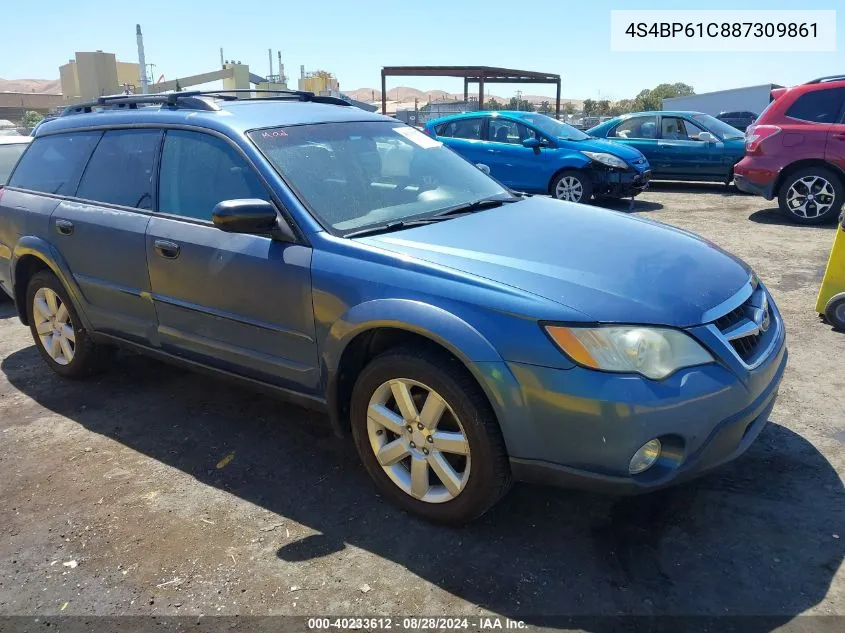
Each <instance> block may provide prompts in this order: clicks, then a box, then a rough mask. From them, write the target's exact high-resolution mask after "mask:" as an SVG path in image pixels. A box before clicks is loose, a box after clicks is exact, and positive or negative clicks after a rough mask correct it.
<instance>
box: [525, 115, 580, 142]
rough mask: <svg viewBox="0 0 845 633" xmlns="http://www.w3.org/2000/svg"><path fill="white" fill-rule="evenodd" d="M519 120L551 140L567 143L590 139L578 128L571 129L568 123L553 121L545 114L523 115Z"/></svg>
mask: <svg viewBox="0 0 845 633" xmlns="http://www.w3.org/2000/svg"><path fill="white" fill-rule="evenodd" d="M520 118H521V119H522V120H523V121H525V122H526V123H527V124H528V125H532V126H534V127H535V128H537V129H538V130H540V131H541V132H542V133H543V134H546V135H548V136H551V137H552V138H562V139H566V140H567V141H586V140H587V139H588V138H590V135H589V134H584V133H583V132H582V131H581V130H579V129H578V128H575V127H572V126H571V125H569V124H568V123H563V122H561V121H558V120H557V119H553V118H552V117H550V116H546V115H545V114H524V115H522V116H520Z"/></svg>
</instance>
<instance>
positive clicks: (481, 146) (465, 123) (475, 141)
mask: <svg viewBox="0 0 845 633" xmlns="http://www.w3.org/2000/svg"><path fill="white" fill-rule="evenodd" d="M485 124H486V121H485V117H472V118H459V119H452V120H451V121H446V122H445V123H441V124H440V125H438V126H437V128H435V132H436V133H437V138H438V139H439V140H440V141H442V142H443V144H444V145H446V146H447V147H450V148H451V149H453V150H455V151H456V152H457V153H458V154H460V155H461V156H463V157H464V158H466V159H467V160H468V161H470V162H471V163H474V164H478V163H483V164H485V165H486V164H487V161H486V160H485V159H486V158H487V155H486V153H485V146H486V143H485V142H484V140H483V139H484V126H485Z"/></svg>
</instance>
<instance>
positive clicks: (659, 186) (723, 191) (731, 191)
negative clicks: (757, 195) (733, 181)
mask: <svg viewBox="0 0 845 633" xmlns="http://www.w3.org/2000/svg"><path fill="white" fill-rule="evenodd" d="M648 189H649V191H671V192H675V193H715V194H719V195H723V196H745V195H749V194H745V193H743V192H742V191H740V190H739V189H737V188H736V187H734V186H733V185H731V186H726V185H725V184H724V183H720V182H684V181H679V180H660V181H654V180H652V181H651V182H650V183H649V184H648Z"/></svg>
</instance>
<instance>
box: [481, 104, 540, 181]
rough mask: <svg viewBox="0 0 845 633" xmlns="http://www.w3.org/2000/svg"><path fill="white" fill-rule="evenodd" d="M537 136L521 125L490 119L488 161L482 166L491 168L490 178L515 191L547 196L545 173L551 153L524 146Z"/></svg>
mask: <svg viewBox="0 0 845 633" xmlns="http://www.w3.org/2000/svg"><path fill="white" fill-rule="evenodd" d="M536 136H537V133H536V132H535V131H534V130H533V129H531V128H529V127H527V126H526V125H523V124H522V123H519V122H518V121H514V120H513V119H507V118H505V117H501V116H493V117H490V119H488V122H487V143H486V144H485V145H486V147H485V154H486V156H487V158H486V159H485V160H483V161H481V162H483V163H485V164H487V165H489V166H490V174H491V175H492V176H493V177H494V178H495V179H496V180H498V181H499V182H501V183H503V184H505V185H507V186H508V187H511V188H512V189H521V190H524V191H543V192H545V191H546V190H547V189H548V184H549V179H548V177H547V176H546V173H545V169H544V167H545V162H546V160H547V159H548V152H544V151H542V150H541V149H540V148H537V149H533V148H530V147H524V146H523V145H522V142H523V141H524V140H525V139H527V138H535V137H536ZM538 140H541V139H539V138H538Z"/></svg>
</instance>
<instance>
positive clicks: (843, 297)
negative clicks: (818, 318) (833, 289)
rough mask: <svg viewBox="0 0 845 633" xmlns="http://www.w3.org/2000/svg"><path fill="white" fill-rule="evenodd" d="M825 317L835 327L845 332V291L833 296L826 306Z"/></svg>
mask: <svg viewBox="0 0 845 633" xmlns="http://www.w3.org/2000/svg"><path fill="white" fill-rule="evenodd" d="M824 318H825V320H826V321H827V322H828V323H830V325H831V326H833V328H834V329H836V330H839V331H841V332H845V292H842V293H839V294H838V295H836V296H834V297H831V299H830V301H828V302H827V305H826V306H825V309H824Z"/></svg>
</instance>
